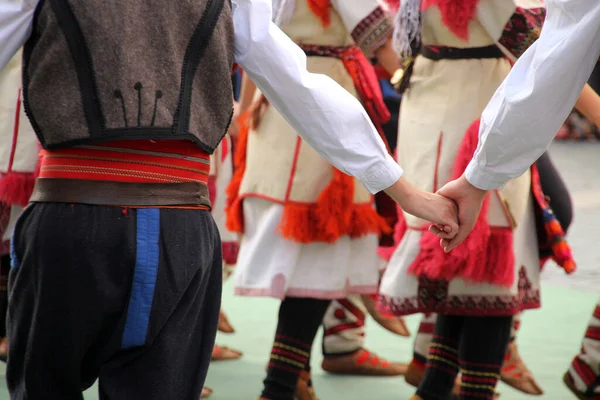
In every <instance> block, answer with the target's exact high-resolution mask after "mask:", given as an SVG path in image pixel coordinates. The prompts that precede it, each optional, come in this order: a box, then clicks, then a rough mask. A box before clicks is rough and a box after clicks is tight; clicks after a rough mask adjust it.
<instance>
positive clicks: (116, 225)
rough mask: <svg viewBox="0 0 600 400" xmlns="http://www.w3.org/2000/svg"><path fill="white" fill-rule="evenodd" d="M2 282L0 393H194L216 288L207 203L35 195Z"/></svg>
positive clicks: (64, 399)
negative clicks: (121, 203) (191, 205)
mask: <svg viewBox="0 0 600 400" xmlns="http://www.w3.org/2000/svg"><path fill="white" fill-rule="evenodd" d="M12 255H13V268H12V270H11V273H10V282H9V310H8V314H9V316H8V339H9V359H8V367H7V381H8V388H9V391H10V395H11V399H28V400H38V399H61V400H71V399H77V400H79V399H83V397H82V394H81V392H82V391H83V390H85V389H87V388H89V387H90V386H91V385H92V384H93V383H94V382H95V381H96V379H98V378H99V390H100V398H101V399H107V400H108V399H110V400H113V399H123V400H125V399H127V400H130V399H131V400H135V399H144V400H152V399H156V400H166V399H173V400H197V399H198V398H199V396H200V392H201V389H202V386H203V385H204V380H205V378H206V373H207V370H208V366H209V363H210V359H211V355H212V348H213V345H214V340H215V336H216V330H217V322H218V317H219V308H220V300H221V283H222V282H221V280H222V272H221V268H222V267H221V244H220V239H219V235H218V231H217V228H216V225H215V223H214V221H213V220H212V217H211V215H210V213H209V212H208V211H200V210H177V209H137V210H136V209H123V208H119V207H104V206H89V205H79V204H75V205H72V204H59V203H36V204H33V205H30V206H29V207H28V208H27V209H26V210H25V212H24V214H23V215H22V216H21V218H20V220H19V221H18V223H17V226H16V230H15V237H14V240H13V252H12Z"/></svg>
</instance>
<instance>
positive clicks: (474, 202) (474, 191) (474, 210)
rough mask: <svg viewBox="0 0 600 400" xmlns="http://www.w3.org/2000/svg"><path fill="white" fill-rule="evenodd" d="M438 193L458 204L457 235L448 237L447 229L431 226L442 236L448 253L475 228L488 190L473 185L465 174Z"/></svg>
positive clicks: (442, 242) (434, 231)
mask: <svg viewBox="0 0 600 400" xmlns="http://www.w3.org/2000/svg"><path fill="white" fill-rule="evenodd" d="M437 194H439V195H442V196H444V197H447V198H448V199H450V200H453V201H454V202H455V203H456V205H457V206H458V222H459V230H458V234H457V235H456V236H454V237H453V238H448V236H447V234H446V232H445V229H443V227H440V226H435V225H434V226H431V227H430V228H429V230H430V231H431V232H433V233H435V234H436V235H437V236H439V237H440V239H441V240H440V245H441V246H442V247H443V248H444V251H445V252H446V253H447V252H449V251H450V250H452V249H453V248H455V247H456V246H458V245H459V244H461V243H462V241H463V240H465V238H466V237H467V236H468V235H469V233H471V231H472V230H473V227H474V226H475V222H477V218H478V217H479V212H480V211H481V206H482V204H483V199H484V198H485V195H486V194H487V192H486V191H485V190H481V189H478V188H476V187H475V186H473V185H471V184H470V183H469V181H468V180H467V178H465V176H464V175H463V176H461V177H460V178H458V179H457V180H455V181H451V182H448V184H446V185H445V186H444V187H442V188H441V189H440V190H438V191H437Z"/></svg>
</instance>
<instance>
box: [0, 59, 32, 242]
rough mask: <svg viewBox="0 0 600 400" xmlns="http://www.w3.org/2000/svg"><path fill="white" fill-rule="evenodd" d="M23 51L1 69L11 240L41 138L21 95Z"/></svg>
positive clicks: (4, 192)
mask: <svg viewBox="0 0 600 400" xmlns="http://www.w3.org/2000/svg"><path fill="white" fill-rule="evenodd" d="M21 58H22V54H21V51H19V52H17V54H16V55H15V56H14V57H13V58H12V59H11V60H10V62H9V63H8V64H7V65H6V67H5V68H4V69H3V70H2V71H1V72H0V135H1V137H2V140H1V141H0V201H1V202H3V203H5V204H6V205H9V206H10V220H9V222H8V225H7V227H6V229H5V231H4V234H3V237H2V240H8V239H9V238H10V235H11V234H12V231H13V228H14V224H15V223H16V220H17V218H18V217H19V215H21V212H22V211H23V207H25V205H27V203H28V202H29V197H30V196H31V192H32V191H33V184H34V182H35V172H36V169H37V166H38V161H39V157H38V154H39V151H40V147H39V142H38V139H37V137H36V135H35V132H34V131H33V128H32V127H31V124H30V123H29V119H28V118H27V116H26V115H25V111H24V107H23V99H22V96H21Z"/></svg>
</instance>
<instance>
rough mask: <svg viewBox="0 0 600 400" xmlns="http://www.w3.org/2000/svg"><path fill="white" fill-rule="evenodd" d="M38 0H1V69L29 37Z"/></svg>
mask: <svg viewBox="0 0 600 400" xmlns="http://www.w3.org/2000/svg"><path fill="white" fill-rule="evenodd" d="M37 4H38V0H0V70H2V69H4V67H5V66H6V64H8V62H9V61H10V59H11V58H12V57H13V56H14V55H15V53H16V52H17V50H19V49H20V48H21V47H22V46H23V44H25V42H26V41H27V39H28V38H29V35H30V33H31V25H32V23H33V14H34V12H35V9H36V7H37Z"/></svg>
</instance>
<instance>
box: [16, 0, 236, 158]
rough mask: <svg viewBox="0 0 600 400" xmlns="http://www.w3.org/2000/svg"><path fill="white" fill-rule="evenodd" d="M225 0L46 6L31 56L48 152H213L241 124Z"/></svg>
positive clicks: (31, 103)
mask: <svg viewBox="0 0 600 400" xmlns="http://www.w3.org/2000/svg"><path fill="white" fill-rule="evenodd" d="M233 40H234V38H233V21H232V10H231V4H230V2H229V1H226V0H42V1H40V3H39V5H38V8H37V10H36V13H35V18H34V24H33V32H32V34H31V37H30V39H29V41H28V42H27V43H26V45H25V49H24V54H23V97H24V104H25V111H26V112H27V115H28V116H29V119H30V120H31V123H32V126H33V127H34V129H35V131H36V133H37V135H38V138H39V139H40V142H41V144H42V146H43V147H44V148H46V149H50V150H51V149H57V148H64V147H70V146H76V145H82V144H90V143H97V142H106V141H111V140H131V139H152V140H161V139H177V140H193V141H194V142H196V143H197V144H198V145H199V146H200V147H201V148H202V149H203V150H204V151H206V152H208V153H209V154H212V153H213V151H214V149H215V148H216V147H217V145H218V144H219V142H220V141H221V139H222V137H223V136H224V135H225V133H226V131H227V129H228V127H229V123H230V121H231V116H232V105H233V104H232V85H231V69H232V62H233V45H234V43H233Z"/></svg>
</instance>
